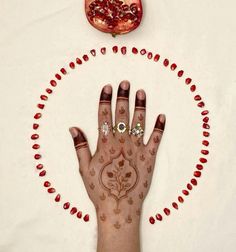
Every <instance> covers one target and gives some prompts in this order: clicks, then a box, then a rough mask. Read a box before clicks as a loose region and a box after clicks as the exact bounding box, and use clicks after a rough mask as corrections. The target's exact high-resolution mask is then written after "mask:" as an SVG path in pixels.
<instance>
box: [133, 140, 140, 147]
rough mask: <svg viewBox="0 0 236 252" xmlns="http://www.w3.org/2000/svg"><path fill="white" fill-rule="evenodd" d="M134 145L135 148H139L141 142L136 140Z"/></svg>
mask: <svg viewBox="0 0 236 252" xmlns="http://www.w3.org/2000/svg"><path fill="white" fill-rule="evenodd" d="M134 144H135V145H136V146H137V147H139V146H140V145H141V142H140V140H139V139H138V140H136V141H134Z"/></svg>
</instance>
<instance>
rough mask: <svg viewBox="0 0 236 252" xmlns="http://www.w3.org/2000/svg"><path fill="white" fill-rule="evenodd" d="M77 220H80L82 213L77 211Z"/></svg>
mask: <svg viewBox="0 0 236 252" xmlns="http://www.w3.org/2000/svg"><path fill="white" fill-rule="evenodd" d="M76 216H77V217H78V218H79V219H81V218H82V212H81V211H79V212H78V213H77V215H76Z"/></svg>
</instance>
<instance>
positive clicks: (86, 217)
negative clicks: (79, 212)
mask: <svg viewBox="0 0 236 252" xmlns="http://www.w3.org/2000/svg"><path fill="white" fill-rule="evenodd" d="M84 221H85V222H87V221H89V215H88V214H86V215H85V216H84Z"/></svg>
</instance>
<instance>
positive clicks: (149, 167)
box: [147, 165, 152, 173]
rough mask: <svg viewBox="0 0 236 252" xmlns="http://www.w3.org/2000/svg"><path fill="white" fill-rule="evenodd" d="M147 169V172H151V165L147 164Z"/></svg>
mask: <svg viewBox="0 0 236 252" xmlns="http://www.w3.org/2000/svg"><path fill="white" fill-rule="evenodd" d="M147 171H148V173H151V171H152V166H151V165H150V166H148V168H147Z"/></svg>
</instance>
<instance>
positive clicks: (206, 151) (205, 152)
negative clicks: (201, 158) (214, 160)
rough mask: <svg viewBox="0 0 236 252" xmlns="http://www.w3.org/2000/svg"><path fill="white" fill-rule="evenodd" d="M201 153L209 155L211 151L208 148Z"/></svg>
mask: <svg viewBox="0 0 236 252" xmlns="http://www.w3.org/2000/svg"><path fill="white" fill-rule="evenodd" d="M201 153H202V154H203V155H208V154H209V151H208V150H201Z"/></svg>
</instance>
